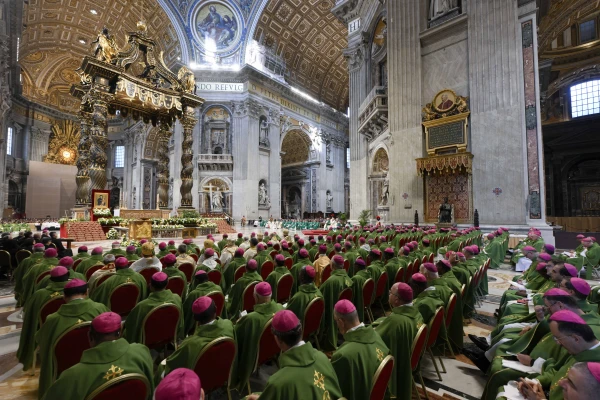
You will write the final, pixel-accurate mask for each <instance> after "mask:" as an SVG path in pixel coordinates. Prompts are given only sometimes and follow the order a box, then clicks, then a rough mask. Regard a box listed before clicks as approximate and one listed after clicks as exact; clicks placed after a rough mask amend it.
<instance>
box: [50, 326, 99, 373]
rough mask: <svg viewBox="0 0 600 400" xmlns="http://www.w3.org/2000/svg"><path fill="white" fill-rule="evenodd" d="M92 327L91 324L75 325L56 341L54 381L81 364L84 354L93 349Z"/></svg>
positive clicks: (53, 359)
mask: <svg viewBox="0 0 600 400" xmlns="http://www.w3.org/2000/svg"><path fill="white" fill-rule="evenodd" d="M91 326H92V323H91V322H82V323H79V324H77V325H73V326H72V327H70V328H69V329H67V330H66V331H65V332H63V334H62V335H60V336H59V337H58V339H56V341H55V342H54V350H53V352H52V363H53V365H54V368H53V377H52V380H56V379H57V378H58V377H59V376H60V374H61V373H62V372H63V371H64V370H66V369H68V368H71V367H72V366H73V365H75V364H77V363H79V361H81V355H82V354H83V352H84V351H86V350H87V349H89V348H91V347H92V346H91V345H90V339H89V337H88V333H89V331H90V327H91Z"/></svg>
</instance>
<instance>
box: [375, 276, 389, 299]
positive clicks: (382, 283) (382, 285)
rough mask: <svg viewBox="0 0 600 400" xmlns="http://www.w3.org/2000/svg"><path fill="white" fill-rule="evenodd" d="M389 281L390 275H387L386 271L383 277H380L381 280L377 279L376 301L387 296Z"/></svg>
mask: <svg viewBox="0 0 600 400" xmlns="http://www.w3.org/2000/svg"><path fill="white" fill-rule="evenodd" d="M387 281H388V274H387V272H385V271H384V272H382V273H381V275H379V279H377V289H376V291H375V298H376V299H378V298H380V297H381V296H384V295H385V291H386V289H387Z"/></svg>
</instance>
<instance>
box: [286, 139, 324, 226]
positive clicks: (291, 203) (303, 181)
mask: <svg viewBox="0 0 600 400" xmlns="http://www.w3.org/2000/svg"><path fill="white" fill-rule="evenodd" d="M311 144H312V141H311V140H310V137H309V136H308V135H307V134H306V133H305V132H304V131H302V130H300V129H292V130H290V131H289V132H287V133H286V135H285V137H284V138H283V141H282V143H281V152H282V154H283V155H282V156H281V215H282V218H293V219H296V218H297V219H301V218H303V217H304V215H305V214H306V213H309V212H311V211H312V208H311V201H310V199H311V197H312V196H311V188H310V182H311V179H312V176H311V172H310V171H311V170H310V169H309V168H308V165H307V164H308V163H309V161H310V158H311V151H310V149H311ZM315 179H316V177H315Z"/></svg>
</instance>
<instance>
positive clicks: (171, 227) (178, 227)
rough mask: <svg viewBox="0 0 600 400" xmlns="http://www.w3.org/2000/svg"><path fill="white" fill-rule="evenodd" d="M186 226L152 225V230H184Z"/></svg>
mask: <svg viewBox="0 0 600 400" xmlns="http://www.w3.org/2000/svg"><path fill="white" fill-rule="evenodd" d="M183 228H185V226H183V225H157V224H152V229H156V230H161V229H163V230H164V229H183Z"/></svg>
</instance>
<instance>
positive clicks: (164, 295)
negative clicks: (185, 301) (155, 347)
mask: <svg viewBox="0 0 600 400" xmlns="http://www.w3.org/2000/svg"><path fill="white" fill-rule="evenodd" d="M167 303H170V304H174V305H175V306H176V307H177V308H178V309H179V323H178V325H177V338H176V339H183V338H184V337H185V331H184V330H183V326H184V324H183V318H184V317H183V312H182V310H181V297H179V296H178V295H176V294H174V293H173V292H171V291H170V290H169V289H165V290H161V291H159V292H150V295H149V296H148V298H147V299H146V300H142V301H140V302H139V303H137V304H136V305H135V307H133V310H131V313H129V315H128V316H127V319H126V320H125V325H124V326H123V337H124V338H125V339H127V341H128V342H129V343H142V336H143V331H144V318H146V316H147V315H148V314H149V313H150V311H152V310H153V309H154V308H155V307H158V306H160V305H162V304H167Z"/></svg>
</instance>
